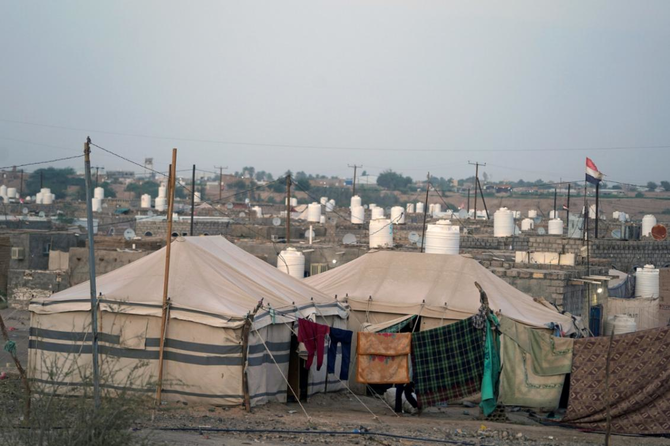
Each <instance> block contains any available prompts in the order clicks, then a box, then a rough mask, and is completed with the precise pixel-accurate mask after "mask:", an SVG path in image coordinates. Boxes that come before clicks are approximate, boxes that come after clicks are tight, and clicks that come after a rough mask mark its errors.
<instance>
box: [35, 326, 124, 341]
mask: <svg viewBox="0 0 670 446" xmlns="http://www.w3.org/2000/svg"><path fill="white" fill-rule="evenodd" d="M30 336H33V337H37V338H46V339H57V340H59V341H72V342H91V341H92V340H93V335H92V334H91V333H90V332H83V331H59V330H47V329H44V328H36V327H30ZM98 339H99V340H100V342H106V343H108V344H118V343H119V342H120V337H119V336H118V335H112V334H109V333H98Z"/></svg>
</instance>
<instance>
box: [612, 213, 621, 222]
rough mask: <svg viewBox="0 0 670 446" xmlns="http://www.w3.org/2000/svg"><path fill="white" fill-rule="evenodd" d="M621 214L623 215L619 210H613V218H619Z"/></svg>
mask: <svg viewBox="0 0 670 446" xmlns="http://www.w3.org/2000/svg"><path fill="white" fill-rule="evenodd" d="M619 215H621V212H619V211H614V212H612V218H613V219H614V220H618V219H619Z"/></svg>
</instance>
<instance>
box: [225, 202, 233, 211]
mask: <svg viewBox="0 0 670 446" xmlns="http://www.w3.org/2000/svg"><path fill="white" fill-rule="evenodd" d="M233 206H234V204H233V202H232V201H231V202H230V203H228V204H226V208H228V209H232V208H233Z"/></svg>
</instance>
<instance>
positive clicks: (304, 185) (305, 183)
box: [295, 174, 312, 191]
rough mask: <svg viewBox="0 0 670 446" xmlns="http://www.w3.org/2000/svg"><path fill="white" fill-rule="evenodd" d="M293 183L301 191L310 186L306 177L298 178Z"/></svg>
mask: <svg viewBox="0 0 670 446" xmlns="http://www.w3.org/2000/svg"><path fill="white" fill-rule="evenodd" d="M296 175H297V174H296ZM295 185H296V186H297V187H298V189H299V190H302V191H308V190H309V189H310V187H312V185H311V184H310V182H309V180H308V179H307V178H300V179H299V180H298V181H296V182H295Z"/></svg>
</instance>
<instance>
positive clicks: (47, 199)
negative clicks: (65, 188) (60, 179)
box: [42, 193, 56, 204]
mask: <svg viewBox="0 0 670 446" xmlns="http://www.w3.org/2000/svg"><path fill="white" fill-rule="evenodd" d="M55 197H56V196H55V195H54V194H51V193H49V194H43V195H42V204H52V203H53V202H54V198H55Z"/></svg>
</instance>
